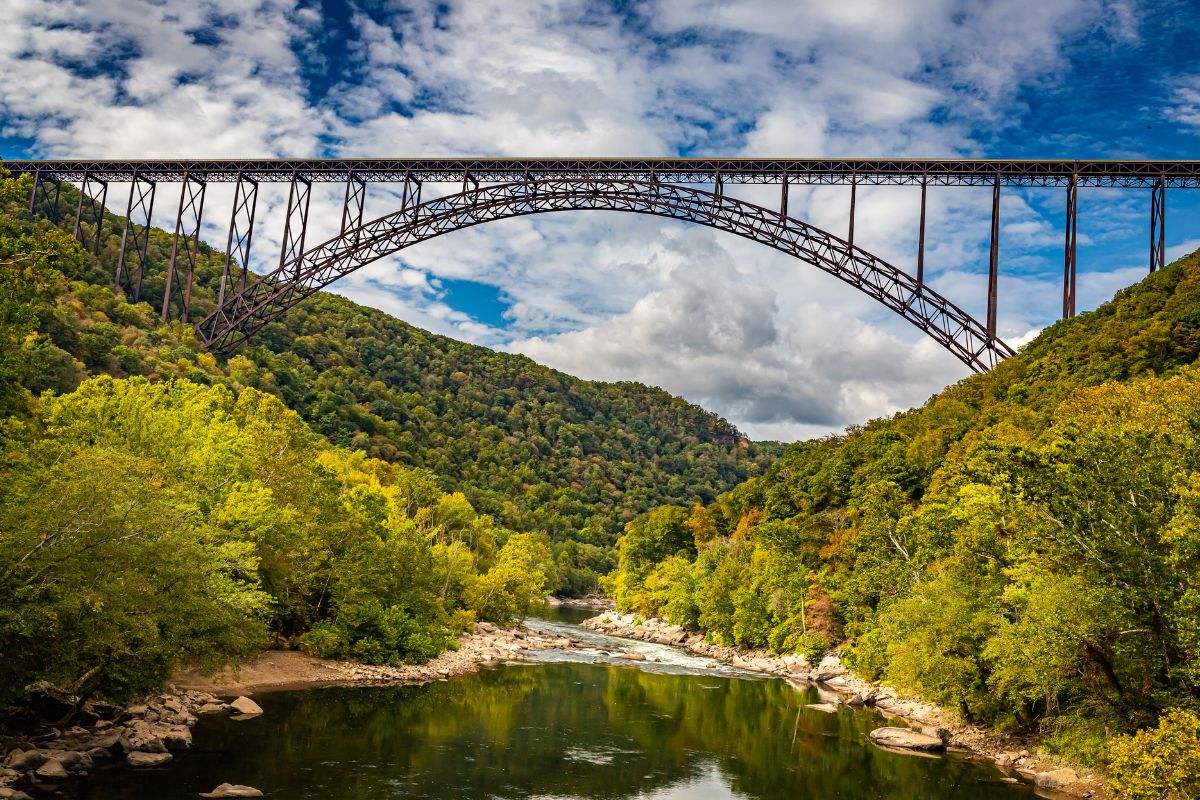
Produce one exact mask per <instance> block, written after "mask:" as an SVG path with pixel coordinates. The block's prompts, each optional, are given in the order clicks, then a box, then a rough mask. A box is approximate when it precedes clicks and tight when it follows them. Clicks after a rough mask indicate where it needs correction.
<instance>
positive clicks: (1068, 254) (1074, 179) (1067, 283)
mask: <svg viewBox="0 0 1200 800" xmlns="http://www.w3.org/2000/svg"><path fill="white" fill-rule="evenodd" d="M1078 199H1079V176H1078V175H1076V174H1074V173H1072V174H1071V179H1070V182H1068V183H1067V224H1066V241H1065V243H1064V245H1063V311H1062V315H1063V319H1071V318H1072V317H1074V316H1075V253H1076V247H1075V245H1076V234H1077V232H1078V231H1077V227H1078V220H1077V213H1076V212H1077V206H1078Z"/></svg>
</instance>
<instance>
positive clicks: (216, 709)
mask: <svg viewBox="0 0 1200 800" xmlns="http://www.w3.org/2000/svg"><path fill="white" fill-rule="evenodd" d="M228 710H229V706H227V705H225V704H224V703H217V702H213V703H205V704H204V705H202V706H200V707H199V708H197V709H196V713H197V714H199V715H200V716H205V715H207V714H223V713H225V712H226V711H228Z"/></svg>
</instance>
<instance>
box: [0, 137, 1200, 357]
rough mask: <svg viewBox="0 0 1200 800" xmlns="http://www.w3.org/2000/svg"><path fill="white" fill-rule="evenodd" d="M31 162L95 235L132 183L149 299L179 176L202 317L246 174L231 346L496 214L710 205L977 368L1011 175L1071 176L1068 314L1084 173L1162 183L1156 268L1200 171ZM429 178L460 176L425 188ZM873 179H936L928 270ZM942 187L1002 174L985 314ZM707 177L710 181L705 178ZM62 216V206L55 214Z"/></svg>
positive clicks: (183, 269) (735, 228)
mask: <svg viewBox="0 0 1200 800" xmlns="http://www.w3.org/2000/svg"><path fill="white" fill-rule="evenodd" d="M4 166H5V167H6V168H7V169H8V170H9V171H11V172H13V173H16V174H23V173H27V174H31V175H32V176H33V186H32V189H31V192H30V200H29V203H30V208H31V209H37V208H41V207H45V208H47V209H48V213H49V214H50V215H51V216H52V217H55V216H56V215H57V214H58V213H59V212H58V197H59V191H60V187H61V184H62V182H64V181H70V182H73V183H76V184H77V185H78V186H79V188H80V197H79V201H78V203H77V205H76V209H75V224H74V232H75V235H76V236H77V237H79V238H80V239H81V240H83V239H85V237H86V235H87V234H86V230H87V229H86V227H84V226H83V225H82V224H81V223H82V222H83V221H85V220H88V221H89V222H90V223H92V224H93V225H94V227H93V231H94V233H93V234H92V239H91V240H90V241H85V242H84V243H85V245H86V246H90V247H91V248H92V249H93V250H94V249H95V248H97V247H98V245H99V238H100V237H99V223H100V221H101V219H102V215H103V213H104V202H105V199H106V196H107V190H108V186H109V184H110V183H114V182H115V183H127V184H130V193H129V201H128V207H127V209H126V214H125V222H124V229H123V232H122V236H121V245H120V252H119V255H118V258H117V265H116V270H115V272H116V274H115V276H114V284H115V286H116V288H117V289H119V290H121V291H123V292H124V293H125V294H126V295H127V296H129V297H131V299H133V300H137V299H140V293H141V287H142V280H143V278H144V275H145V272H146V269H147V254H146V245H147V241H148V238H149V236H148V230H149V226H150V215H151V212H152V210H153V204H154V197H155V191H156V188H157V187H158V186H159V185H160V184H178V185H179V186H180V187H181V192H180V199H179V203H178V206H177V207H176V208H177V211H176V215H175V228H174V237H173V243H172V248H171V256H170V260H169V262H168V264H166V276H167V281H166V289H165V291H164V296H163V300H162V308H161V314H162V318H163V319H164V320H166V319H169V318H178V319H182V320H184V321H187V320H188V316H189V313H190V310H191V308H190V307H191V288H192V281H193V276H194V271H195V265H196V257H197V248H198V244H199V235H200V224H201V220H202V215H203V209H204V199H205V193H206V192H207V190H208V187H209V185H210V184H213V183H230V184H233V185H234V187H233V192H234V203H233V213H232V217H231V219H230V223H229V238H228V241H227V246H226V256H225V264H224V270H223V274H222V276H221V281H220V285H219V289H218V297H217V307H216V308H215V310H213V311H212V312H211V313H210V314H209V315H208V316H206V317H205V318H204V319H203V320H201V321H200V322H199V324H198V325H197V328H198V331H199V332H200V335H201V336H202V338H203V339H204V341H205V344H206V345H207V346H209V347H212V348H215V349H218V350H222V351H228V350H231V349H232V348H235V347H237V346H238V345H239V344H241V343H242V342H244V341H246V339H248V338H249V337H250V336H252V335H253V334H254V333H255V332H257V331H258V330H259V329H261V328H262V327H263V326H264V325H266V324H267V323H268V322H270V321H271V320H273V319H275V318H277V317H278V316H279V315H280V314H282V313H283V312H284V311H286V309H287V308H290V307H291V306H292V305H295V304H296V303H298V302H300V301H302V300H303V299H304V298H305V297H307V296H309V295H311V294H312V293H313V292H315V291H317V290H318V289H319V288H321V287H323V286H327V285H328V284H329V283H331V282H333V281H334V280H336V279H337V278H339V277H341V276H343V275H345V274H347V273H348V272H351V271H353V270H354V269H357V268H359V267H361V266H363V265H365V264H367V263H370V262H371V261H375V260H377V259H379V258H383V257H385V256H387V255H390V254H392V253H395V252H397V251H399V250H401V249H403V248H405V247H410V246H412V245H413V244H416V243H419V242H421V241H425V240H428V239H431V238H434V237H436V236H440V235H442V234H444V233H448V232H450V231H453V230H460V229H463V228H466V227H472V226H474V225H478V224H481V223H482V222H486V221H490V220H494V219H503V218H510V217H514V216H524V215H528V214H536V213H546V212H551V211H563V210H572V209H604V210H611V211H626V212H634V213H644V214H654V215H658V216H664V217H670V218H674V219H682V220H686V221H690V222H695V223H699V224H703V225H708V226H710V227H714V228H718V229H721V230H726V231H729V232H731V233H734V234H737V235H740V236H743V237H745V238H749V239H752V240H754V241H758V242H761V243H763V244H765V245H767V246H769V247H772V248H774V249H777V250H781V251H783V252H787V253H789V254H790V255H793V256H794V257H796V258H798V259H800V260H802V261H805V262H806V263H809V264H811V265H813V266H816V267H818V268H820V269H823V270H825V271H826V272H829V273H830V274H832V275H834V276H835V277H838V278H840V279H841V280H843V281H845V282H847V283H849V284H851V285H853V286H855V287H856V288H858V289H859V290H861V291H863V292H865V293H866V294H868V295H870V296H871V297H873V298H875V299H876V300H877V301H879V302H881V303H883V304H884V305H885V306H887V307H888V308H890V309H891V310H893V311H894V312H896V313H898V314H900V315H901V316H904V317H905V318H906V319H908V320H909V321H910V322H912V323H913V324H914V325H916V326H917V327H919V328H921V329H922V330H923V331H925V333H926V334H928V335H929V336H931V337H932V338H934V339H935V340H937V341H938V342H939V343H940V344H941V345H942V346H943V347H945V348H946V349H948V350H949V351H950V352H952V353H953V354H954V355H955V356H956V357H958V358H959V359H960V360H962V361H963V362H964V363H965V364H967V365H968V366H970V367H971V368H972V369H974V370H976V371H987V370H989V369H991V368H992V367H993V366H995V364H996V363H997V362H998V361H999V360H1001V359H1003V358H1005V357H1007V356H1009V355H1011V354H1012V350H1011V348H1009V347H1008V346H1007V345H1006V344H1004V342H1002V341H1001V340H1000V339H998V338H997V336H996V315H997V306H998V291H997V284H998V276H999V268H1000V265H999V232H1000V193H1001V189H1002V188H1003V187H1048V188H1060V189H1063V190H1065V200H1066V202H1065V217H1066V224H1065V241H1064V257H1063V305H1062V314H1063V317H1072V316H1074V315H1075V305H1076V302H1075V282H1076V237H1077V197H1078V190H1079V188H1081V187H1113V188H1123V189H1143V190H1149V192H1150V195H1151V197H1150V203H1149V207H1150V213H1149V217H1150V220H1149V223H1150V225H1149V227H1150V258H1149V261H1150V263H1149V269H1150V271H1151V272H1153V271H1155V270H1157V269H1160V268H1162V266H1163V265H1164V260H1165V221H1166V189H1167V188H1200V161H1105V160H1100V161H1067V160H963V159H935V160H928V159H672V158H665V159H619V158H551V159H532V158H485V159H477V158H451V159H286V160H275V159H257V160H208V161H82V160H79V161H75V160H60V161H8V162H4ZM331 182H335V183H343V184H344V185H345V196H344V201H343V209H342V215H341V230H340V232H339V234H338V236H336V237H334V238H333V239H331V240H329V241H328V242H324V243H322V244H320V245H318V246H316V247H313V248H311V249H308V250H306V249H305V234H306V232H307V226H308V207H309V196H310V194H311V187H312V184H313V183H331ZM261 183H287V184H289V192H288V204H287V214H286V221H285V229H284V236H283V247H282V252H281V253H280V260H279V266H278V268H276V269H275V270H273V271H272V272H271V273H269V274H267V275H264V276H261V277H255V276H252V275H251V274H250V273H249V271H248V268H247V265H248V264H249V260H250V245H251V241H252V234H253V228H254V215H255V207H256V204H257V197H258V187H259V184H261ZM372 183H399V184H402V190H401V192H400V194H401V208H400V210H398V211H396V212H394V213H392V214H388V215H385V216H383V217H380V218H378V219H375V220H370V221H364V220H363V206H364V202H365V198H366V194H367V189H368V186H369V185H370V184H372ZM427 184H453V185H454V186H456V187H458V189H459V190H458V191H457V192H452V193H450V194H446V195H444V196H442V197H438V198H435V199H433V200H428V201H425V202H422V200H421V193H422V189H423V187H425V186H426V185H427ZM729 184H773V185H777V186H779V189H780V194H779V206H778V208H777V209H774V208H772V209H766V208H763V207H762V206H757V205H754V204H751V203H747V202H745V201H741V200H736V199H734V198H731V197H730V196H729V195H727V194H726V193H725V187H726V186H727V185H729ZM859 184H863V185H899V186H919V187H920V201H919V202H920V229H919V234H918V243H917V252H916V254H915V266H916V269H915V274H914V275H909V274H908V273H906V272H904V271H902V270H899V269H897V268H896V267H894V266H892V265H890V264H887V263H886V262H884V261H882V260H881V259H879V258H877V257H875V256H873V255H871V254H870V253H867V252H865V251H863V250H862V249H861V248H858V247H855V245H854V224H855V201H856V189H857V186H858V185H859ZM794 185H848V186H850V209H849V210H850V220H849V227H848V231H847V235H846V236H845V237H844V238H843V237H838V236H834V235H833V234H831V233H828V232H826V231H822V230H819V229H817V228H814V227H813V226H811V225H808V224H806V223H804V222H802V221H800V220H797V219H794V218H792V217H790V216H789V214H788V189H789V187H790V186H794ZM929 186H976V187H990V188H991V189H992V213H991V236H990V248H989V259H988V289H987V293H988V294H987V317H986V320H985V321H984V322H983V323H982V324H981V323H979V322H977V321H976V320H974V319H973V318H971V317H970V316H969V315H967V314H966V313H965V312H963V311H962V309H961V308H959V307H958V306H956V305H955V304H953V303H951V302H950V301H949V300H947V299H946V298H944V297H942V296H941V295H939V294H938V293H936V292H934V291H933V290H932V289H930V288H929V287H928V286H927V285H926V284H925V281H924V263H925V218H926V214H925V212H926V198H927V189H928V187H929ZM701 187H702V188H701ZM56 221H57V220H56Z"/></svg>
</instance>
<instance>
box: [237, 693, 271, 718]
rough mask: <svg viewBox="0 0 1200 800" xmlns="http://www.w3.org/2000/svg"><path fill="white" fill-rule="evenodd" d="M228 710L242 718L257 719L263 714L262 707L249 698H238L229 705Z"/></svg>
mask: <svg viewBox="0 0 1200 800" xmlns="http://www.w3.org/2000/svg"><path fill="white" fill-rule="evenodd" d="M229 708H230V710H231V711H233V713H234V714H236V715H240V716H242V717H257V716H258V715H259V714H261V713H263V710H262V706H260V705H259V704H258V703H256V702H254V701H253V700H251V699H250V698H249V697H239V698H238V699H236V700H234V701H233V702H232V703H230V704H229Z"/></svg>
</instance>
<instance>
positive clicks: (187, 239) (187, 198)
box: [162, 172, 205, 322]
mask: <svg viewBox="0 0 1200 800" xmlns="http://www.w3.org/2000/svg"><path fill="white" fill-rule="evenodd" d="M204 188H205V183H204V180H203V177H202V176H201V175H198V174H196V173H193V172H188V173H185V174H184V176H183V188H182V189H181V190H180V193H179V210H178V211H177V212H176V214H175V237H174V239H173V240H172V242H171V261H170V263H169V264H168V265H167V281H166V285H165V286H164V287H163V301H162V319H163V321H164V322H166V321H167V320H168V319H170V318H171V308H172V305H174V307H175V308H176V309H178V311H177V314H178V317H177V318H178V319H179V320H181V321H183V322H187V321H188V311H189V310H190V308H191V305H192V280H193V278H194V277H195V274H196V257H197V256H198V255H199V253H200V221H201V219H202V218H203V216H204ZM185 225H186V227H185ZM180 244H182V245H183V257H184V262H183V264H182V265H180V264H179V253H180Z"/></svg>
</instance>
